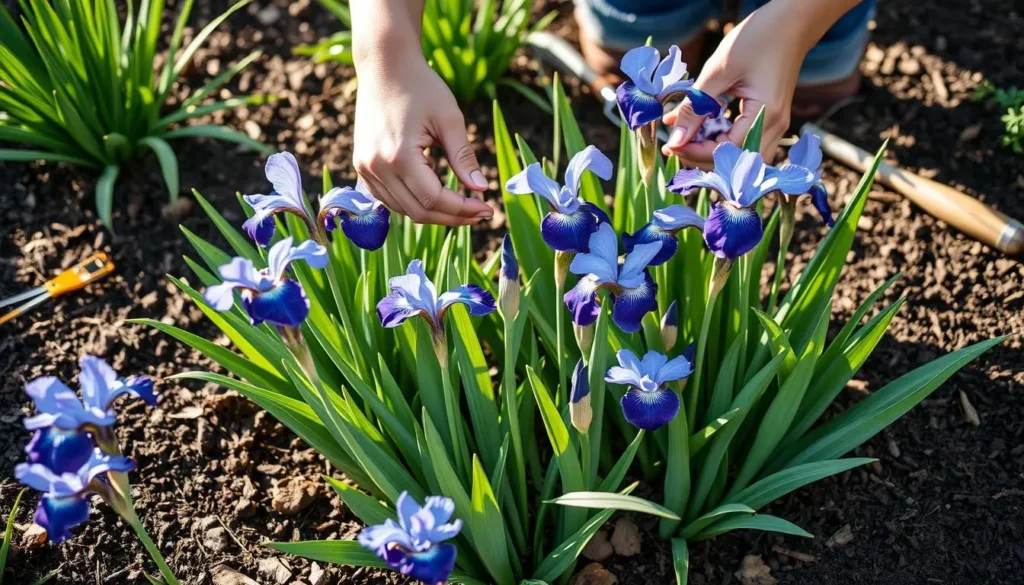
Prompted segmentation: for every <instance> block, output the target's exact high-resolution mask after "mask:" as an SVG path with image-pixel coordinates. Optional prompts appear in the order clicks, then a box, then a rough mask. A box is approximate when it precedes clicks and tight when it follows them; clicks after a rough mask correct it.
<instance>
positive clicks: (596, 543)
mask: <svg viewBox="0 0 1024 585" xmlns="http://www.w3.org/2000/svg"><path fill="white" fill-rule="evenodd" d="M614 553H615V548H614V547H613V546H612V543H610V542H608V533H607V532H605V531H604V530H598V531H597V534H595V535H594V537H593V538H591V539H590V542H588V543H587V546H585V547H583V552H582V553H580V554H582V555H583V557H584V558H587V559H590V560H592V561H603V560H605V559H607V558H608V557H610V556H612V554H614Z"/></svg>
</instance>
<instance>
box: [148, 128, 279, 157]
mask: <svg viewBox="0 0 1024 585" xmlns="http://www.w3.org/2000/svg"><path fill="white" fill-rule="evenodd" d="M161 136H162V137H163V138H164V139H165V140H173V139H175V138H212V139H214V140H223V141H225V142H234V143H236V144H241V145H242V146H245V147H248V148H251V149H252V150H255V151H256V152H258V153H260V154H264V155H271V154H274V149H273V148H271V147H269V146H267V145H266V144H263V143H262V142H260V141H259V140H254V139H252V138H249V137H248V136H246V135H245V134H242V133H241V132H239V131H237V130H233V129H231V128H225V127H224V126H213V125H209V124H200V125H198V126H185V127H184V128H175V129H174V130H168V131H167V132H164V133H163V134H162V135H161Z"/></svg>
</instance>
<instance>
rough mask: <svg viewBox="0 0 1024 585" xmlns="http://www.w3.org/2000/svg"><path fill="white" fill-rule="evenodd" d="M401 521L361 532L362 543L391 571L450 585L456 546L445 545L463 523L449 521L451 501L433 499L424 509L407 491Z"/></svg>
mask: <svg viewBox="0 0 1024 585" xmlns="http://www.w3.org/2000/svg"><path fill="white" fill-rule="evenodd" d="M395 507H396V508H397V511H398V522H395V521H394V520H392V519H390V518H388V519H387V520H385V521H384V523H383V524H378V525H376V526H367V527H366V528H364V529H363V531H362V532H360V533H359V544H361V545H363V546H364V547H366V548H368V549H370V550H372V551H373V552H374V553H375V554H376V555H377V556H379V557H380V558H381V559H383V560H384V561H385V562H387V564H388V565H389V566H391V568H393V569H395V570H396V571H399V572H400V573H402V574H403V575H408V576H410V577H412V578H414V579H419V580H420V581H423V582H424V583H427V584H428V585H435V584H437V583H446V582H448V577H449V576H450V575H451V573H452V569H454V568H455V557H456V555H457V552H458V551H456V549H455V545H453V544H448V543H445V542H444V541H446V540H451V539H453V538H455V537H456V536H458V534H459V531H461V530H462V520H454V521H450V520H451V517H452V514H454V513H455V504H454V502H452V501H451V500H450V499H448V498H444V497H440V496H431V497H428V498H427V499H426V501H425V502H424V503H423V506H420V505H419V503H418V502H417V501H416V500H414V499H413V498H412V496H410V495H409V494H408V493H407V492H402V494H401V495H399V496H398V501H397V502H396V506H395Z"/></svg>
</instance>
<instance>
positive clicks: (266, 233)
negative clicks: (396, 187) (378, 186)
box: [242, 152, 391, 250]
mask: <svg viewBox="0 0 1024 585" xmlns="http://www.w3.org/2000/svg"><path fill="white" fill-rule="evenodd" d="M265 173H266V175H267V180H268V181H270V184H271V185H273V187H274V190H273V191H271V192H270V194H269V195H245V196H244V197H243V199H244V200H245V202H246V203H248V204H249V206H250V207H252V209H253V216H252V217H250V218H249V219H248V220H246V222H245V223H244V224H242V229H243V230H244V231H245V233H246V234H248V235H249V237H250V238H252V239H253V241H255V242H256V243H257V244H259V245H260V246H267V245H268V244H270V240H271V239H273V237H274V232H275V231H276V225H275V223H274V216H275V215H277V214H278V213H291V214H293V215H295V216H298V217H299V218H301V219H302V221H304V222H305V223H306V226H307V227H308V228H309V232H310V234H314V235H315V234H317V233H318V232H317V228H316V226H315V225H314V224H313V221H312V216H311V215H310V212H309V210H308V209H307V208H306V202H305V200H304V199H303V196H302V173H301V172H300V171H299V163H297V162H296V161H295V157H294V156H293V155H292V153H290V152H279V153H277V154H273V155H271V156H270V158H268V159H267V164H266V167H265ZM316 219H317V221H318V222H319V223H320V225H322V226H323V229H324V231H325V232H327V233H330V232H332V231H334V229H335V227H336V226H337V222H338V221H340V222H341V230H342V232H344V233H345V236H346V237H348V239H350V240H352V243H353V244H355V245H357V246H359V247H360V248H363V249H365V250H376V249H378V248H380V247H381V246H383V245H384V240H385V239H386V238H387V235H388V230H389V228H390V227H391V212H390V211H389V210H388V208H387V207H384V205H383V204H382V203H381V202H380V201H378V200H377V198H376V197H374V196H373V195H372V194H371V193H370V191H369V190H368V189H367V188H366V185H365V184H364V183H363V182H362V181H357V182H356V186H355V187H335V188H333V189H331V190H330V191H328V192H327V193H326V194H324V196H323V197H322V198H321V199H320V213H319V214H318V215H317V218H316Z"/></svg>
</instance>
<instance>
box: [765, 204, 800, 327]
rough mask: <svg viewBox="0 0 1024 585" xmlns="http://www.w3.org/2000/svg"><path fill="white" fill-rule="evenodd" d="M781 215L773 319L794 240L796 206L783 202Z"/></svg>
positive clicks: (771, 307)
mask: <svg viewBox="0 0 1024 585" xmlns="http://www.w3.org/2000/svg"><path fill="white" fill-rule="evenodd" d="M780 213H781V214H782V216H781V217H780V218H779V219H780V220H781V221H780V222H779V257H778V260H777V261H776V262H775V278H774V279H773V280H772V292H771V296H770V297H768V314H769V315H771V316H773V317H774V316H775V310H776V309H777V308H778V306H779V289H781V288H782V280H783V278H784V277H785V274H786V253H787V252H789V244H790V242H791V241H792V239H793V223H794V221H795V217H794V216H795V214H796V206H795V205H794V204H793V203H791V202H789V201H783V202H782V207H781V211H780Z"/></svg>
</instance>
